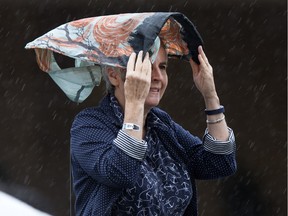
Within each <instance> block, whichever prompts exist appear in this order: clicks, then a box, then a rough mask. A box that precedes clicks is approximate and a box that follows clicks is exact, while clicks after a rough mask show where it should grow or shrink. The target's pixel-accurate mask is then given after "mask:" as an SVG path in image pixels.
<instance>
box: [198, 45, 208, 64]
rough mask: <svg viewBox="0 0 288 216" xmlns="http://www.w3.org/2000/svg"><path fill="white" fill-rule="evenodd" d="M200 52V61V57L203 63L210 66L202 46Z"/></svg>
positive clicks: (199, 48)
mask: <svg viewBox="0 0 288 216" xmlns="http://www.w3.org/2000/svg"><path fill="white" fill-rule="evenodd" d="M198 52H199V55H198V59H199V56H200V58H202V62H203V63H205V64H206V65H209V61H208V58H207V57H206V55H205V53H204V50H203V47H202V46H199V47H198ZM199 61H200V59H199ZM200 63H201V61H200Z"/></svg>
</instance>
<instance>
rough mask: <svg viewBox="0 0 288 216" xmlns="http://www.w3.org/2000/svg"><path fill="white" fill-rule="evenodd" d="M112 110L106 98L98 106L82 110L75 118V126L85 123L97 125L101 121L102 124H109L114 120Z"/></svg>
mask: <svg viewBox="0 0 288 216" xmlns="http://www.w3.org/2000/svg"><path fill="white" fill-rule="evenodd" d="M112 112H113V111H112V109H111V107H110V105H109V103H108V102H107V101H106V98H104V99H103V100H102V101H101V102H100V103H99V105H98V106H95V107H88V108H85V109H83V110H81V111H80V112H79V113H78V114H77V115H76V116H75V118H74V121H73V125H75V124H79V123H80V124H83V123H89V122H93V123H95V124H96V123H97V122H99V121H101V122H107V121H109V120H110V118H112V114H111V113H112Z"/></svg>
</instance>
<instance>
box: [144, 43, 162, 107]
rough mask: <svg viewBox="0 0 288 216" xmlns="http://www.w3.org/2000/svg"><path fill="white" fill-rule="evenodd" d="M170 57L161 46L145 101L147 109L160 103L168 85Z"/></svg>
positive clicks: (153, 66)
mask: <svg viewBox="0 0 288 216" xmlns="http://www.w3.org/2000/svg"><path fill="white" fill-rule="evenodd" d="M167 64H168V57H167V53H166V51H165V49H164V48H163V47H162V46H161V47H160V49H159V52H158V55H157V57H156V60H155V62H154V63H153V64H152V72H151V86H150V91H149V93H148V96H147V98H146V101H145V109H151V108H152V107H155V106H157V105H158V104H159V102H160V100H161V98H162V96H163V95H164V92H165V90H166V87H167V85H168V76H167V71H166V69H167Z"/></svg>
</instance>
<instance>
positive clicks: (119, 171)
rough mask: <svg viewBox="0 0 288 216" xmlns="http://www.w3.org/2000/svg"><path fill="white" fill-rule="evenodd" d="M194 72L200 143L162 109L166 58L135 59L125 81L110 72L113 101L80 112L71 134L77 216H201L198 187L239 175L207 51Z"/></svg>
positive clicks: (114, 71)
mask: <svg viewBox="0 0 288 216" xmlns="http://www.w3.org/2000/svg"><path fill="white" fill-rule="evenodd" d="M198 52H199V55H198V59H199V62H200V64H199V65H198V64H197V63H195V62H194V61H193V60H192V59H191V60H190V64H191V67H192V71H193V79H194V82H195V85H196V86H197V88H198V90H199V91H200V92H201V94H202V96H203V98H204V101H205V105H206V109H205V113H206V114H207V120H206V122H207V130H206V133H205V135H204V137H203V140H200V139H199V138H198V137H195V136H193V135H191V134H190V133H189V132H188V131H186V130H184V129H183V128H182V127H181V126H180V125H178V124H177V123H175V122H174V121H173V120H172V119H171V117H170V116H169V115H168V114H167V113H165V112H164V111H162V110H161V109H159V108H156V106H157V105H158V104H159V102H160V100H161V98H162V96H163V94H164V92H165V89H166V87H167V84H168V77H167V73H166V69H167V61H168V59H167V53H166V51H165V48H164V47H163V46H161V48H160V50H159V52H158V55H157V58H156V60H155V61H154V62H153V63H151V62H150V60H149V55H148V54H146V55H145V57H144V59H143V52H142V51H140V52H139V54H138V56H136V54H135V53H133V54H132V55H131V56H130V58H129V61H128V64H127V71H126V77H125V79H123V72H121V70H119V69H117V68H112V67H107V68H106V72H107V74H106V80H107V82H108V86H110V84H111V85H112V88H110V90H109V93H108V94H107V96H105V98H104V99H103V100H102V101H101V103H100V105H99V106H98V107H93V108H88V109H85V110H83V111H82V112H80V113H79V114H78V115H77V117H76V118H75V121H74V123H73V126H72V129H71V156H72V172H73V181H74V191H75V194H76V213H77V215H101V216H102V215H197V199H196V185H195V179H215V178H220V177H224V176H228V175H231V174H233V173H234V172H235V171H236V161H235V142H234V135H233V132H232V130H231V129H229V128H228V127H227V125H226V121H225V116H224V114H223V113H224V108H223V106H220V102H219V98H218V96H217V93H216V89H215V84H214V79H213V72H212V67H211V66H210V64H209V62H208V59H207V58H206V56H205V53H204V51H203V49H202V47H201V46H199V48H198Z"/></svg>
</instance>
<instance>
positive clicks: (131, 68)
mask: <svg viewBox="0 0 288 216" xmlns="http://www.w3.org/2000/svg"><path fill="white" fill-rule="evenodd" d="M135 60H136V53H134V52H133V53H132V54H131V55H130V57H129V60H128V63H127V72H129V71H134V66H135Z"/></svg>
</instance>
